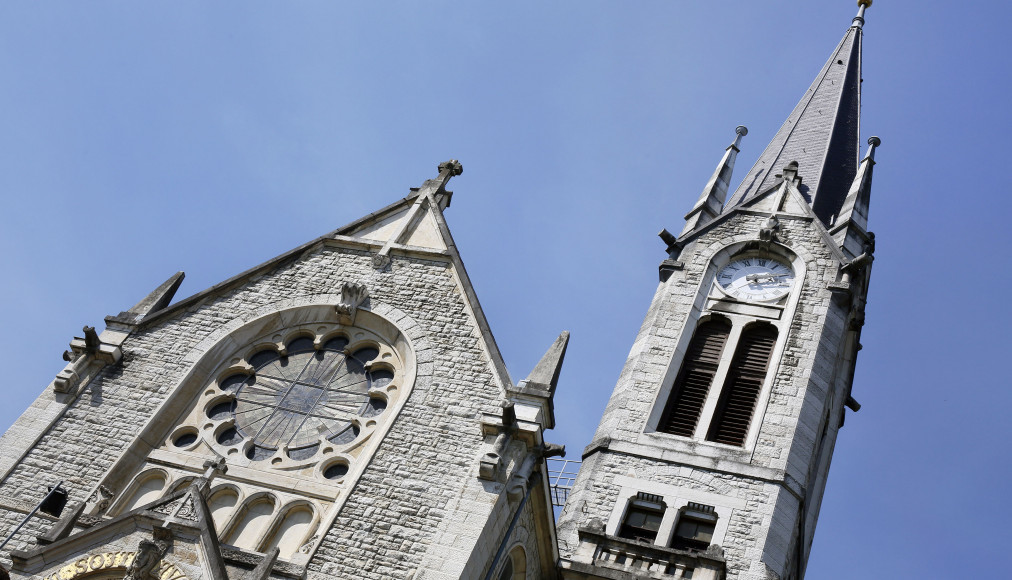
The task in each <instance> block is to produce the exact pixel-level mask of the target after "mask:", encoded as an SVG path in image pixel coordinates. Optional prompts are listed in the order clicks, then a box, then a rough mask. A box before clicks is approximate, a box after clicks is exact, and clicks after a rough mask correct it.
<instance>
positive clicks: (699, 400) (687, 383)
mask: <svg viewBox="0 0 1012 580" xmlns="http://www.w3.org/2000/svg"><path fill="white" fill-rule="evenodd" d="M730 333H731V323H730V322H728V321H727V320H725V319H723V318H718V319H712V320H708V321H706V322H704V323H702V324H700V325H699V327H697V328H696V332H695V333H694V334H693V335H692V341H690V342H689V348H688V349H686V352H685V360H683V361H682V368H681V370H679V371H678V377H677V378H676V379H675V384H674V386H673V387H672V389H671V397H670V398H669V399H668V405H667V407H666V408H665V409H664V414H663V415H662V416H661V423H660V426H659V429H658V430H660V431H663V432H665V433H671V434H673V435H681V436H682V437H692V434H693V432H694V431H695V430H696V424H697V423H698V422H699V414H700V413H701V412H702V410H703V404H704V403H705V402H706V395H707V393H709V392H710V385H711V384H712V383H713V377H714V375H715V374H717V366H718V365H719V364H720V355H721V353H723V352H724V344H725V343H726V342H727V336H728V335H729V334H730Z"/></svg>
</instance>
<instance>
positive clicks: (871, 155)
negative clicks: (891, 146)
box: [865, 137, 882, 161]
mask: <svg viewBox="0 0 1012 580" xmlns="http://www.w3.org/2000/svg"><path fill="white" fill-rule="evenodd" d="M881 144H882V140H881V139H879V138H878V137H869V138H868V153H867V154H866V155H865V158H866V159H871V160H872V161H875V148H876V147H878V146H879V145H881Z"/></svg>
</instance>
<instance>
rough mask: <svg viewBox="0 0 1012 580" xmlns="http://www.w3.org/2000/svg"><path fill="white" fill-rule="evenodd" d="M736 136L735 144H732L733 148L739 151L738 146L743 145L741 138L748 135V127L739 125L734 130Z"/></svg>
mask: <svg viewBox="0 0 1012 580" xmlns="http://www.w3.org/2000/svg"><path fill="white" fill-rule="evenodd" d="M734 134H735V137H734V143H732V144H731V147H734V148H735V149H738V146H739V145H741V138H742V137H744V136H745V135H748V127H746V126H745V125H738V126H737V127H735V128H734Z"/></svg>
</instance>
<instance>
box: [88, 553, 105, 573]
mask: <svg viewBox="0 0 1012 580" xmlns="http://www.w3.org/2000/svg"><path fill="white" fill-rule="evenodd" d="M102 568H105V557H103V555H102V554H95V555H94V556H92V557H90V558H88V571H89V572H91V571H92V570H101V569H102Z"/></svg>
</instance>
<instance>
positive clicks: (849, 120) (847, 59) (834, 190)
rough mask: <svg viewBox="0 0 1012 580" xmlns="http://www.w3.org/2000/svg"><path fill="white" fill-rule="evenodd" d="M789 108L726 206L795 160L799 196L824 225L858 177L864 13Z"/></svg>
mask: <svg viewBox="0 0 1012 580" xmlns="http://www.w3.org/2000/svg"><path fill="white" fill-rule="evenodd" d="M858 4H859V5H860V9H859V11H858V16H857V18H855V19H854V24H853V25H851V26H850V27H848V28H847V32H846V33H845V34H844V36H843V39H842V40H841V41H840V43H839V44H838V45H837V47H836V49H835V50H834V51H833V53H832V54H831V55H830V57H829V60H827V61H826V64H825V65H824V66H823V67H822V70H820V71H819V74H818V75H817V76H816V77H815V80H814V82H812V85H811V86H810V87H809V88H808V91H807V92H805V94H804V96H803V97H802V98H801V101H800V102H799V103H798V104H797V106H796V107H794V110H793V111H792V112H791V114H790V116H789V117H788V118H787V121H785V122H784V124H783V125H782V126H781V127H780V130H779V131H778V132H777V134H776V136H774V137H773V140H772V141H771V142H770V144H769V145H768V146H767V147H766V150H765V151H763V153H762V155H760V156H759V160H758V161H756V164H755V165H754V166H753V167H752V169H751V170H750V171H749V172H748V175H746V176H745V179H744V180H743V181H742V183H741V185H739V186H738V189H737V190H736V191H735V192H734V195H732V196H731V199H730V200H729V201H728V204H727V206H726V207H727V208H730V207H734V206H736V205H739V204H741V203H744V202H746V201H748V200H749V199H751V197H752V196H755V195H757V194H759V193H762V192H764V191H766V190H768V189H769V188H770V187H772V186H773V185H775V184H776V183H777V179H778V178H777V175H776V174H777V173H778V170H779V169H780V168H782V167H784V165H786V164H787V163H788V162H790V161H797V162H798V165H799V169H798V174H799V175H800V176H801V177H802V178H803V185H802V186H801V187H800V189H801V192H802V194H803V195H804V196H805V198H806V199H807V200H808V202H809V203H810V204H811V205H812V209H813V211H814V212H815V214H816V215H817V216H819V218H820V219H821V220H822V221H823V223H827V224H828V223H829V222H830V220H831V219H832V217H833V216H835V215H836V214H837V212H838V211H839V209H840V207H841V206H842V205H843V202H844V199H845V198H846V196H847V189H848V186H849V185H850V182H851V181H852V180H853V179H854V175H855V174H856V173H857V165H858V153H859V149H860V147H859V139H860V137H859V133H860V131H859V117H860V109H861V41H862V34H863V30H862V25H863V23H864V11H865V9H866V8H867V7H868V6H870V5H871V2H870V1H869V0H861V1H860V2H858Z"/></svg>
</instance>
